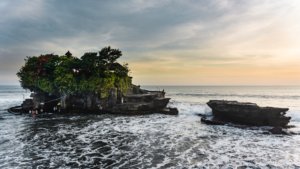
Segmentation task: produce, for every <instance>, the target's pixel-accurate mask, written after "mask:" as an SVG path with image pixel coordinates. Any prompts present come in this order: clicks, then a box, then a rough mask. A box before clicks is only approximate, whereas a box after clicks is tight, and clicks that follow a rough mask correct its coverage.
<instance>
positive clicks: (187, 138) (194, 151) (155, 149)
mask: <svg viewBox="0 0 300 169" xmlns="http://www.w3.org/2000/svg"><path fill="white" fill-rule="evenodd" d="M142 87H143V88H146V89H151V90H163V89H164V90H165V91H166V93H167V95H166V96H167V97H170V98H172V99H171V101H170V104H169V106H172V107H177V108H178V109H179V115H178V116H172V115H162V114H151V115H143V116H117V115H108V114H105V115H75V116H74V115H73V116H67V115H59V114H47V115H39V116H36V117H32V116H30V115H13V114H10V113H8V112H7V110H6V109H7V108H9V107H11V106H15V105H20V104H21V102H22V100H23V99H24V98H28V97H29V95H30V93H29V92H28V91H25V90H23V89H22V88H21V87H19V86H0V168H1V169H6V168H7V169H12V168H20V169H23V168H40V169H42V168H124V169H131V168H133V169H134V168H137V169H139V168H153V169H155V168H176V169H177V168H182V169H183V168H203V169H204V168H207V169H211V168H226V169H227V168H239V169H242V168H282V169H289V168H291V169H296V168H300V135H299V133H300V87H298V86H142ZM210 99H224V100H238V101H245V102H255V103H257V104H258V105H260V106H275V107H288V108H290V110H289V111H288V112H287V115H288V116H291V117H292V119H291V122H290V124H291V125H294V126H295V127H294V128H291V129H289V130H290V131H293V132H295V133H298V134H295V135H288V136H282V135H267V134H264V130H263V128H260V127H257V128H246V129H242V128H236V127H232V126H210V125H205V124H203V123H201V121H200V119H201V117H200V116H199V115H198V114H211V110H210V108H209V107H208V106H207V105H206V102H208V101H209V100H210Z"/></svg>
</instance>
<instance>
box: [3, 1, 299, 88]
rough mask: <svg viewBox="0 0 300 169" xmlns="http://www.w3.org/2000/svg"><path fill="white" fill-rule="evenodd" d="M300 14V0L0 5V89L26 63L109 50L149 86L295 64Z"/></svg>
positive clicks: (32, 2) (75, 2) (84, 2)
mask: <svg viewBox="0 0 300 169" xmlns="http://www.w3.org/2000/svg"><path fill="white" fill-rule="evenodd" d="M299 10H300V3H299V1H297V0H287V1H281V0H252V1H248V0H202V1H198V0H187V1H186V0H165V1H160V0H153V1H146V0H131V1H122V0H114V1H94V0H65V1H60V0H49V1H46V0H31V1H27V0H14V1H11V0H2V1H1V2H0V11H1V15H0V24H1V26H0V59H1V60H0V72H1V76H3V77H4V76H5V77H6V78H5V81H4V80H1V81H0V83H16V82H17V79H16V76H15V73H16V72H17V70H18V69H19V67H20V66H21V65H22V64H23V59H24V58H25V56H28V55H39V54H41V53H57V54H63V53H65V51H66V50H71V52H73V53H74V54H75V55H77V56H80V55H82V54H83V53H84V52H87V51H96V50H99V49H100V48H102V47H104V46H106V45H111V46H113V47H116V48H120V49H121V50H122V51H123V53H124V58H123V61H126V62H129V63H130V65H131V67H132V68H131V69H132V70H133V74H134V75H136V77H137V78H136V79H138V80H137V81H145V79H146V78H148V79H150V80H147V82H149V81H150V82H151V81H153V79H154V73H155V72H159V71H160V72H162V73H161V74H162V76H164V77H172V75H171V74H172V71H180V72H186V73H187V72H191V71H192V70H194V71H196V70H198V69H200V68H203V67H207V68H209V67H215V66H220V68H222V66H224V67H226V66H227V67H228V66H235V65H252V66H261V64H260V63H259V60H263V61H264V62H268V64H271V65H278V64H280V63H281V62H282V61H281V60H282V58H283V56H282V55H285V56H284V57H287V58H291V59H292V58H293V60H290V62H291V63H292V62H295V56H298V55H299V54H300V51H299V49H300V48H299V47H298V44H299V42H300V41H299V40H298V38H297V37H299V35H300V31H299V30H300V23H298V22H296V21H297V20H299V19H300V15H299V14H298V11H299ZM297 35H298V36H297ZM266 56H268V57H266ZM150 63H151V64H150ZM183 63H184V64H183ZM146 64H150V65H151V66H154V67H155V71H154V70H153V72H154V73H153V74H151V71H147V70H145V69H146V68H147V69H151V68H149V66H146ZM182 65H183V66H182ZM199 71H200V70H199ZM145 72H148V73H146V74H143V73H145ZM203 72H205V71H204V70H203ZM8 77H11V78H8ZM140 77H141V78H140ZM189 78H191V77H190V76H189ZM1 79H2V78H1ZM172 82H173V81H172ZM196 83H197V82H196Z"/></svg>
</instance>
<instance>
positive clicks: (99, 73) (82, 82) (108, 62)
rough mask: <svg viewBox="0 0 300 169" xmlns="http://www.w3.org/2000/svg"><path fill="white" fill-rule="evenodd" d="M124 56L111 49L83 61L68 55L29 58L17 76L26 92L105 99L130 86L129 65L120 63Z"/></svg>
mask: <svg viewBox="0 0 300 169" xmlns="http://www.w3.org/2000/svg"><path fill="white" fill-rule="evenodd" d="M121 56H122V52H121V51H120V50H119V49H113V48H111V47H110V46H108V47H104V48H103V49H102V50H101V51H99V52H89V53H85V54H84V55H83V56H82V57H81V58H77V57H74V56H73V55H72V53H71V52H69V51H68V52H67V53H66V54H65V55H62V56H58V55H54V54H46V55H40V56H38V57H37V56H30V57H26V59H25V65H24V66H22V68H21V69H20V70H19V72H18V73H17V76H18V77H19V79H20V83H21V86H22V87H23V88H24V89H29V90H31V91H35V92H46V93H50V94H55V95H62V94H80V93H86V92H94V93H102V96H106V95H107V93H108V90H109V89H110V88H119V89H120V90H122V91H123V92H125V91H126V90H127V88H128V87H129V86H130V85H131V77H130V76H129V75H128V73H129V69H128V64H123V65H121V64H120V63H118V62H117V59H119V58H120V57H121Z"/></svg>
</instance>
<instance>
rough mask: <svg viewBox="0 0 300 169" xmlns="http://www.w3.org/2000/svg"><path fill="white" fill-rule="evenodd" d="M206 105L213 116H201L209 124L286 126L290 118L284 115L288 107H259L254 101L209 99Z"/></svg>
mask: <svg viewBox="0 0 300 169" xmlns="http://www.w3.org/2000/svg"><path fill="white" fill-rule="evenodd" d="M207 105H208V106H209V107H210V108H211V109H212V113H213V117H212V118H210V119H208V118H203V119H202V121H203V122H204V123H209V124H223V123H226V122H231V123H236V124H243V125H250V126H274V127H283V128H286V127H288V126H287V125H288V123H289V121H290V119H291V117H286V116H285V114H286V112H287V111H288V110H289V109H288V108H276V107H259V106H258V105H257V104H255V103H243V102H237V101H226V100H210V101H209V102H208V103H207Z"/></svg>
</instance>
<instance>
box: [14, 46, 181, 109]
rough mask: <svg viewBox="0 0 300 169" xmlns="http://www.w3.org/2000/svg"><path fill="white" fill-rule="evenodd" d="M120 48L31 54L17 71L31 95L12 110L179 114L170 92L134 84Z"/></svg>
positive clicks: (22, 84) (21, 81)
mask: <svg viewBox="0 0 300 169" xmlns="http://www.w3.org/2000/svg"><path fill="white" fill-rule="evenodd" d="M121 56H122V52H121V51H120V50H119V49H113V48H111V47H109V46H108V47H105V48H103V49H102V50H101V51H99V52H90V53H85V54H84V55H83V56H82V57H81V58H77V57H74V56H73V55H72V54H71V53H70V52H69V51H68V52H67V53H66V54H65V55H63V56H58V55H54V54H46V55H40V56H38V57H37V56H32V57H27V58H26V59H25V65H24V66H23V67H22V68H21V69H20V71H19V72H18V73H17V75H18V77H19V78H20V83H21V86H22V87H23V88H24V89H27V90H30V91H31V92H32V93H31V97H32V98H31V99H26V100H25V101H24V102H23V103H22V105H21V106H16V107H12V108H10V109H9V111H10V112H13V113H30V112H31V113H43V112H55V113H115V114H149V113H165V114H178V110H177V109H176V108H168V107H167V105H168V103H169V100H170V98H165V91H164V90H163V91H149V90H144V89H141V88H140V86H137V85H134V84H132V77H130V76H129V68H128V64H120V63H118V62H117V59H118V58H120V57H121Z"/></svg>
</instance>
